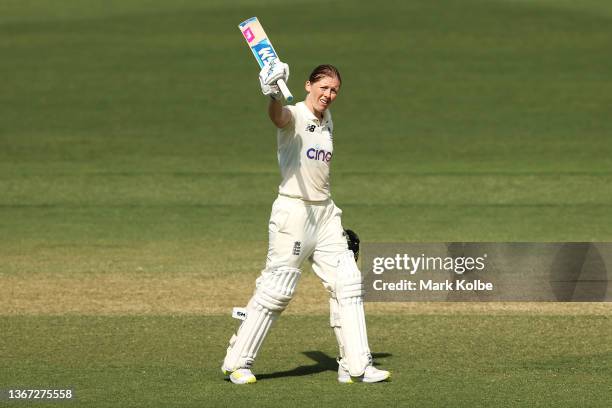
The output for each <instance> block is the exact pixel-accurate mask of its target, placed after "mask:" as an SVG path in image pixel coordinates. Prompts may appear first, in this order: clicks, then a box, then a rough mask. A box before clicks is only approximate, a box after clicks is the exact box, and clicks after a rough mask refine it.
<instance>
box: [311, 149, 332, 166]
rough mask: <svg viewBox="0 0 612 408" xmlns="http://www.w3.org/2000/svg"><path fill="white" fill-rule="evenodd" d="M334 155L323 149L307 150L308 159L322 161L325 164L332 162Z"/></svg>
mask: <svg viewBox="0 0 612 408" xmlns="http://www.w3.org/2000/svg"><path fill="white" fill-rule="evenodd" d="M332 155H333V154H332V152H327V151H325V150H323V149H321V150H319V149H315V148H314V147H311V148H310V149H308V150H306V157H308V158H309V159H312V160H321V161H322V162H325V163H329V162H330V160H331V159H332Z"/></svg>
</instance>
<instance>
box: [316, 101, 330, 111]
mask: <svg viewBox="0 0 612 408" xmlns="http://www.w3.org/2000/svg"><path fill="white" fill-rule="evenodd" d="M318 105H319V112H323V111H325V110H327V108H329V105H331V102H327V103H323V102H321V101H319V103H318Z"/></svg>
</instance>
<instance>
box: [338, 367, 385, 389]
mask: <svg viewBox="0 0 612 408" xmlns="http://www.w3.org/2000/svg"><path fill="white" fill-rule="evenodd" d="M389 378H391V373H390V372H389V371H386V370H379V369H378V368H376V367H374V366H373V365H369V366H367V367H366V369H365V371H364V373H363V375H362V376H360V377H351V375H350V374H349V372H348V370H347V369H345V368H344V367H343V366H342V364H338V382H341V383H342V384H352V383H354V382H364V383H375V382H381V381H385V380H388V379H389Z"/></svg>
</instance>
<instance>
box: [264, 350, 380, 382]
mask: <svg viewBox="0 0 612 408" xmlns="http://www.w3.org/2000/svg"><path fill="white" fill-rule="evenodd" d="M302 354H304V355H305V356H306V357H308V358H310V359H311V360H313V361H314V362H315V363H314V364H309V365H301V366H297V367H295V368H293V369H291V370H286V371H277V372H275V373H269V374H258V375H257V380H258V381H259V380H269V379H273V378H283V377H301V376H305V375H313V374H319V373H322V372H325V371H337V370H338V363H337V362H336V358H335V357H330V356H328V355H327V354H325V353H323V352H321V351H303V352H302ZM391 355H392V354H391V353H372V358H373V359H374V360H375V359H378V358H385V357H389V356H391ZM374 365H377V364H376V362H374Z"/></svg>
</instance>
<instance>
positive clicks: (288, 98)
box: [276, 79, 293, 102]
mask: <svg viewBox="0 0 612 408" xmlns="http://www.w3.org/2000/svg"><path fill="white" fill-rule="evenodd" d="M276 85H278V88H279V89H280V91H281V93H282V94H283V97H284V98H285V100H286V101H287V102H291V101H292V100H293V95H291V91H290V90H289V88H287V84H286V83H285V80H283V79H279V80H278V81H276Z"/></svg>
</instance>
